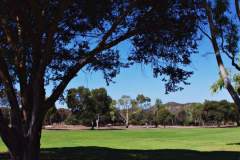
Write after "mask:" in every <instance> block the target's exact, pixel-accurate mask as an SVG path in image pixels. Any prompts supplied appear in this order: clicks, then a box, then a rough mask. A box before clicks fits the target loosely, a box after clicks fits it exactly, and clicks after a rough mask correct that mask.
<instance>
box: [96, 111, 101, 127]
mask: <svg viewBox="0 0 240 160" xmlns="http://www.w3.org/2000/svg"><path fill="white" fill-rule="evenodd" d="M99 119H100V118H99V114H97V119H96V127H97V129H98V128H99Z"/></svg>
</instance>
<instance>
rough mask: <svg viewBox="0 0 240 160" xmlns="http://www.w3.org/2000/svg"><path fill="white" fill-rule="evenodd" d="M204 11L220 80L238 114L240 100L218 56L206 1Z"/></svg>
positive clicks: (213, 27) (211, 19)
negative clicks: (222, 81)
mask: <svg viewBox="0 0 240 160" xmlns="http://www.w3.org/2000/svg"><path fill="white" fill-rule="evenodd" d="M205 9H206V15H207V18H208V23H209V28H210V32H211V42H212V46H213V49H214V53H215V57H216V60H217V64H218V68H219V71H220V75H221V77H222V79H223V80H224V85H225V88H226V89H227V90H228V92H229V94H230V95H231V97H232V99H233V101H234V103H235V104H236V105H237V107H238V112H239V111H240V98H239V96H238V94H237V92H236V91H235V90H234V88H233V86H232V84H231V81H230V79H229V77H228V73H227V71H226V69H225V67H224V64H223V60H222V57H221V54H220V49H219V46H218V43H217V35H216V32H215V30H216V29H215V25H214V22H213V15H212V10H211V8H210V7H209V6H208V4H207V1H206V0H205Z"/></svg>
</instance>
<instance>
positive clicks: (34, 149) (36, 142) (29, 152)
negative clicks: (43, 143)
mask: <svg viewBox="0 0 240 160" xmlns="http://www.w3.org/2000/svg"><path fill="white" fill-rule="evenodd" d="M40 139H41V131H40V132H35V133H33V134H31V135H30V136H28V137H26V138H24V139H22V138H20V137H19V139H18V141H12V142H11V144H12V145H13V146H15V147H13V148H11V150H9V155H10V160H39V159H40ZM19 144H21V145H19Z"/></svg>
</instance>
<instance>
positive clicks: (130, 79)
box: [68, 40, 232, 103]
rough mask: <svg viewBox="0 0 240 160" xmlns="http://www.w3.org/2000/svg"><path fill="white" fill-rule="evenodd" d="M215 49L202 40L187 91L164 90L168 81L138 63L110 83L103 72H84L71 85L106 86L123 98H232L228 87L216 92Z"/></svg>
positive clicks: (184, 100)
mask: <svg viewBox="0 0 240 160" xmlns="http://www.w3.org/2000/svg"><path fill="white" fill-rule="evenodd" d="M118 48H119V49H120V51H121V52H123V54H124V53H126V52H128V51H129V44H128V43H124V44H122V45H120V46H118ZM211 52H212V46H211V43H210V42H209V41H207V40H204V41H202V42H201V44H200V46H199V53H198V54H196V55H193V56H192V64H191V65H190V66H189V67H188V69H190V70H192V71H194V74H193V75H192V77H191V78H189V82H190V83H191V85H189V86H185V87H184V88H185V89H184V90H183V91H178V92H175V93H170V94H168V95H166V94H164V91H165V90H164V85H163V83H162V82H161V80H160V79H158V78H153V75H152V70H151V68H150V67H146V66H142V65H134V66H132V67H131V68H127V69H121V73H120V74H119V75H118V76H117V77H116V78H115V79H114V80H115V82H116V83H111V84H110V85H109V86H107V85H106V83H105V80H104V79H103V76H102V73H101V72H93V73H84V72H82V71H81V72H80V73H79V74H78V76H77V77H76V78H74V79H73V80H72V81H71V82H70V84H69V85H68V88H72V87H78V86H85V87H88V88H90V89H93V88H99V87H105V88H106V89H107V91H108V93H109V95H110V96H111V97H112V98H114V99H119V98H120V97H121V96H122V95H129V96H131V97H132V98H135V97H136V95H137V94H144V95H146V96H148V97H150V98H151V99H152V102H154V101H155V99H156V98H160V99H161V100H162V101H163V102H164V103H166V102H172V101H174V102H179V103H188V102H203V101H204V100H206V99H208V100H221V99H227V100H229V101H232V100H231V97H230V96H229V94H228V93H227V92H226V91H225V90H224V91H221V92H220V93H217V94H212V93H211V91H210V86H211V85H212V84H213V83H214V82H215V81H216V80H217V79H218V68H217V63H216V59H215V56H214V54H213V53H211Z"/></svg>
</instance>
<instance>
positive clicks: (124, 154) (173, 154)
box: [0, 147, 240, 160]
mask: <svg viewBox="0 0 240 160" xmlns="http://www.w3.org/2000/svg"><path fill="white" fill-rule="evenodd" d="M3 156H4V157H3ZM0 159H7V155H6V154H5V155H0ZM41 160H240V152H231V151H211V152H199V151H193V150H183V149H160V150H126V149H112V148H104V147H65V148H49V149H42V150H41Z"/></svg>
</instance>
